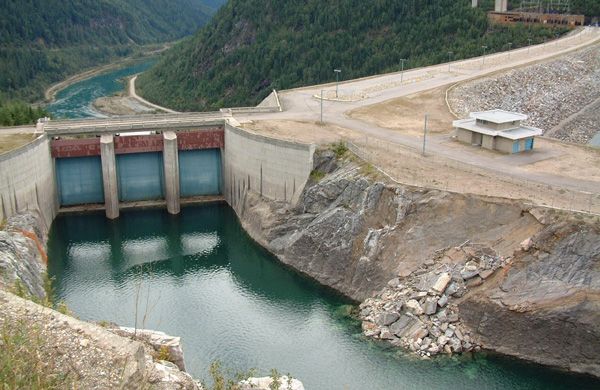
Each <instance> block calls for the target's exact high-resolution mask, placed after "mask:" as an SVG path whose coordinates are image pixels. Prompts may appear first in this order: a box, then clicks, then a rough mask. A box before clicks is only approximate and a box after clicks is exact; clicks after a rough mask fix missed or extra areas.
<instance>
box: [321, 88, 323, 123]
mask: <svg viewBox="0 0 600 390" xmlns="http://www.w3.org/2000/svg"><path fill="white" fill-rule="evenodd" d="M321 124H323V90H321Z"/></svg>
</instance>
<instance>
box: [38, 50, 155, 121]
mask: <svg viewBox="0 0 600 390" xmlns="http://www.w3.org/2000/svg"><path fill="white" fill-rule="evenodd" d="M156 61H157V60H156V59H155V58H153V59H148V60H145V61H143V62H139V63H137V64H135V65H131V66H128V67H125V68H120V69H116V70H112V71H109V72H107V73H103V74H101V75H98V76H94V77H92V78H89V79H86V80H82V81H80V82H78V83H75V84H73V85H71V86H69V87H67V88H65V89H63V90H61V91H59V92H58V93H57V94H56V100H55V101H54V102H53V103H51V104H49V105H48V106H47V109H48V111H49V112H50V113H51V114H52V116H53V117H54V118H68V119H74V118H94V117H95V118H103V117H106V115H104V114H101V113H100V112H98V111H96V110H94V107H93V106H92V104H93V103H94V101H95V100H96V99H98V98H101V97H104V96H111V95H114V94H115V93H117V92H121V91H123V89H124V85H123V82H122V79H124V78H125V77H129V76H131V75H134V74H136V73H140V72H143V71H145V70H147V69H148V68H150V67H151V66H152V65H153V64H154V63H156Z"/></svg>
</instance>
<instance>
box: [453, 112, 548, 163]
mask: <svg viewBox="0 0 600 390" xmlns="http://www.w3.org/2000/svg"><path fill="white" fill-rule="evenodd" d="M526 119H527V115H524V114H519V113H516V112H509V111H504V110H491V111H482V112H472V113H471V114H470V118H468V119H461V120H457V121H454V122H452V126H454V129H455V131H456V138H457V139H458V140H459V141H461V142H466V143H469V144H471V145H477V146H481V147H483V148H486V149H490V150H497V151H499V152H502V153H518V152H523V151H527V150H532V149H533V142H534V138H535V137H536V136H538V135H542V130H540V129H537V128H535V127H530V126H524V125H522V124H521V121H524V120H526Z"/></svg>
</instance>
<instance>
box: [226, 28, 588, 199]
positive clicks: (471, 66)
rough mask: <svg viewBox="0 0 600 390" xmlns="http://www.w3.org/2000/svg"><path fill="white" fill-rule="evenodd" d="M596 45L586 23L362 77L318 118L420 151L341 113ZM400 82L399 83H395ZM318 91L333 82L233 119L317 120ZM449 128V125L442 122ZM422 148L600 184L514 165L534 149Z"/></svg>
mask: <svg viewBox="0 0 600 390" xmlns="http://www.w3.org/2000/svg"><path fill="white" fill-rule="evenodd" d="M599 43H600V28H590V27H586V28H584V29H582V30H581V31H579V32H577V33H574V34H571V35H569V36H567V37H564V38H561V39H559V40H556V41H552V42H549V43H546V44H541V45H536V46H531V47H529V48H527V47H526V48H521V49H516V50H512V51H510V52H503V53H498V54H493V55H488V56H485V58H484V57H478V58H474V59H469V60H464V61H458V62H453V63H450V64H448V63H446V64H442V65H436V66H431V67H426V68H419V69H414V70H410V71H405V72H404V74H402V73H400V72H397V73H392V74H387V75H381V76H374V77H367V78H364V79H358V80H351V81H346V82H343V83H340V87H339V88H340V96H344V97H353V98H357V97H362V98H359V99H358V100H356V101H349V102H340V101H325V102H324V107H325V108H324V120H325V122H327V123H331V124H335V125H338V126H340V127H344V128H348V129H351V130H355V131H358V132H360V133H362V134H364V135H365V136H370V137H376V138H379V139H381V140H386V141H390V142H395V143H399V144H402V145H404V146H408V147H410V148H413V149H416V150H421V148H422V143H423V139H422V137H414V136H410V135H403V134H399V133H398V132H395V131H391V130H389V129H386V128H382V127H379V126H377V125H375V124H373V123H367V122H363V121H361V120H359V119H354V118H350V117H349V116H348V115H347V113H348V112H349V111H351V110H353V109H356V108H360V107H365V106H370V105H373V104H377V103H381V102H384V101H387V100H390V99H394V98H398V97H402V96H407V95H411V94H414V93H417V92H423V91H426V90H430V89H433V88H437V87H442V86H447V85H451V84H454V83H457V82H461V81H465V80H469V79H474V78H478V77H481V76H484V75H487V74H490V73H494V72H497V71H501V70H507V69H511V68H514V67H518V66H523V65H527V64H532V63H535V62H539V61H544V60H548V59H551V58H553V57H557V56H560V55H563V54H565V53H568V52H571V51H574V50H577V49H581V48H583V47H586V46H588V45H591V44H594V45H596V44H599ZM401 81H402V82H401ZM321 90H326V91H329V92H328V96H332V95H333V92H332V91H334V90H335V85H334V84H326V85H320V86H311V87H306V88H299V89H294V90H289V91H282V92H280V99H281V102H282V105H283V108H284V111H283V112H282V113H269V114H253V115H239V116H238V115H236V118H237V119H239V120H247V119H250V120H299V121H318V120H319V118H320V99H317V98H316V97H315V96H319V95H320V93H321ZM448 125H449V126H450V124H448ZM427 142H428V146H427V150H428V152H429V153H431V154H435V155H439V156H443V157H446V158H449V159H452V160H455V161H459V162H463V163H467V164H471V165H475V166H477V167H482V168H486V169H490V170H492V171H495V172H497V173H500V174H503V175H508V176H511V177H514V178H518V179H525V180H533V181H536V182H540V183H544V184H550V185H554V186H559V187H561V188H568V189H571V190H576V191H587V192H592V193H600V183H599V182H597V181H586V180H578V179H575V178H567V177H564V176H559V175H553V174H546V173H533V172H526V171H524V170H522V169H520V168H519V165H525V164H527V163H530V162H532V161H537V160H540V159H545V158H551V157H553V156H552V155H549V154H548V152H547V151H546V152H545V151H543V150H537V151H535V152H534V153H532V154H528V156H526V157H523V156H499V155H497V154H495V153H490V154H489V156H488V155H482V153H477V154H475V153H470V152H469V151H468V148H455V147H449V146H448V142H451V141H450V137H449V136H448V135H438V136H428V141H427Z"/></svg>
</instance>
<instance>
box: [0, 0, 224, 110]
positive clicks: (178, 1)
mask: <svg viewBox="0 0 600 390" xmlns="http://www.w3.org/2000/svg"><path fill="white" fill-rule="evenodd" d="M224 2H225V0H206V1H203V0H0V98H2V97H4V98H6V99H15V98H20V99H25V100H34V99H37V98H39V97H41V95H42V92H43V87H45V86H47V85H48V84H50V83H53V82H56V81H59V80H61V79H63V78H65V77H66V76H68V75H70V74H73V73H75V72H77V71H80V70H81V69H83V68H87V67H91V66H96V65H100V64H102V63H105V62H108V61H110V60H112V59H114V58H116V57H122V56H126V55H129V54H131V53H133V52H134V51H135V50H136V48H138V47H139V46H140V45H145V44H149V43H158V42H165V41H172V40H175V39H179V38H181V37H183V36H186V35H189V34H191V33H193V32H195V31H196V30H197V29H198V27H200V26H201V25H203V24H205V23H206V22H207V21H208V20H209V19H210V17H211V15H212V14H213V13H214V12H215V11H216V8H217V7H218V6H219V5H220V4H222V3H224Z"/></svg>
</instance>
